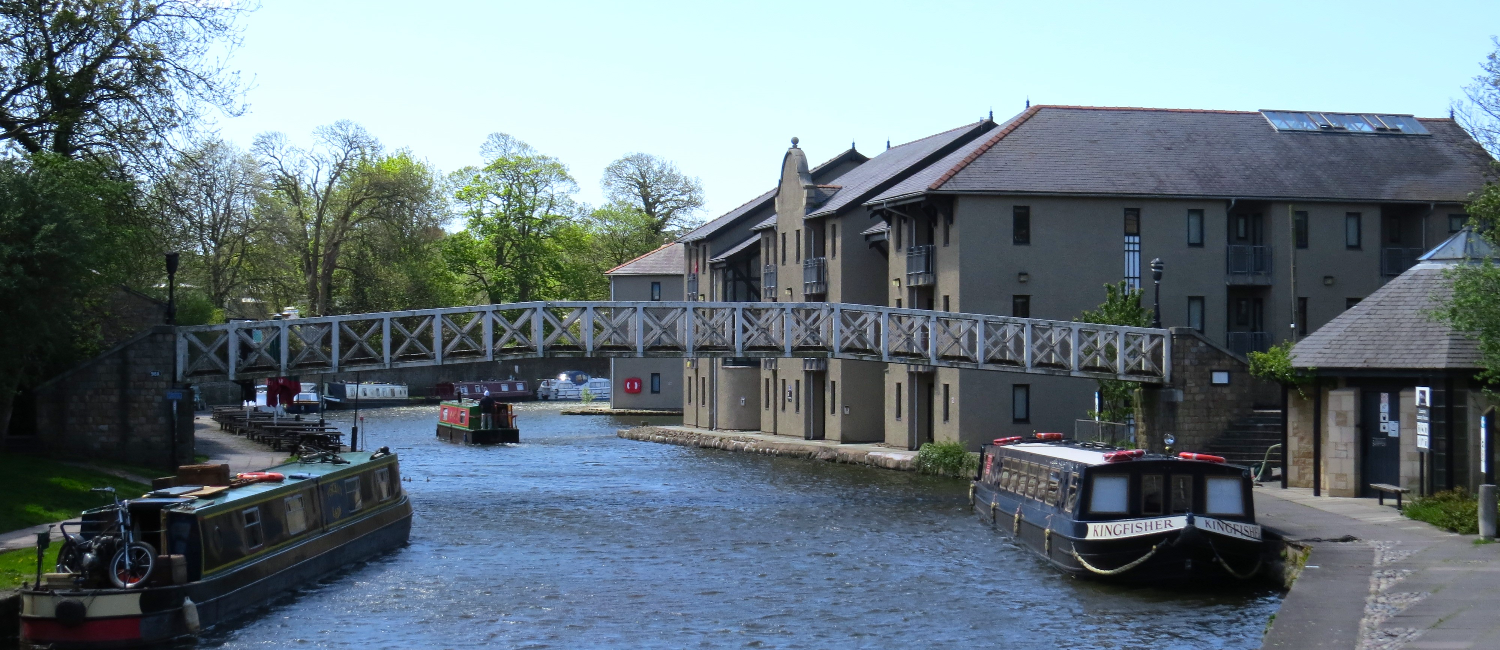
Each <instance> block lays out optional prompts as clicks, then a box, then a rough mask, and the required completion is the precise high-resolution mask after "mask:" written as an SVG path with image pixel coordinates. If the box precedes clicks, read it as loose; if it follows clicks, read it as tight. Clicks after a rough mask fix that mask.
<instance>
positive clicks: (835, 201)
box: [807, 120, 994, 218]
mask: <svg viewBox="0 0 1500 650" xmlns="http://www.w3.org/2000/svg"><path fill="white" fill-rule="evenodd" d="M993 126H994V123H993V122H990V121H989V120H980V121H978V122H975V123H973V124H965V125H963V126H960V127H958V128H956V129H949V130H947V131H943V132H942V133H938V134H934V135H930V136H927V137H925V138H922V139H920V140H914V141H912V142H908V143H906V144H903V145H899V146H895V147H891V148H890V149H886V150H885V151H882V152H880V153H879V154H878V155H876V156H875V157H874V158H871V159H870V161H869V162H866V163H865V164H863V165H860V166H858V167H855V168H854V169H852V170H849V172H847V173H845V174H844V175H843V176H840V177H839V179H838V180H839V185H840V186H841V187H840V188H839V189H838V191H837V192H835V193H834V194H833V197H832V198H831V199H828V200H827V201H825V202H824V203H823V204H822V205H820V206H818V207H817V208H815V209H813V210H812V211H811V212H810V213H808V215H807V216H808V217H809V218H818V217H826V216H831V215H833V214H835V213H837V212H838V211H839V210H840V209H843V208H844V207H846V206H849V205H857V204H858V203H859V202H860V201H862V200H864V199H866V198H868V197H869V195H870V194H871V193H873V192H875V191H878V190H879V189H880V188H881V186H882V185H885V184H888V183H890V182H891V181H892V180H893V179H895V178H897V177H899V176H901V175H902V174H903V173H904V172H906V171H907V170H909V169H911V168H912V167H914V166H918V165H924V164H928V163H930V162H931V161H932V158H933V156H934V155H935V154H937V153H939V152H941V151H942V150H944V149H945V148H947V147H950V146H951V145H953V144H955V143H959V142H963V141H965V140H967V139H970V138H973V137H975V136H977V135H979V134H980V133H983V132H985V131H988V130H989V129H990V128H992V127H993Z"/></svg>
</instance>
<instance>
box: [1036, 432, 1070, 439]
mask: <svg viewBox="0 0 1500 650" xmlns="http://www.w3.org/2000/svg"><path fill="white" fill-rule="evenodd" d="M1036 439H1037V440H1062V439H1063V434H1061V433H1038V434H1036Z"/></svg>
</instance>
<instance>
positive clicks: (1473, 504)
mask: <svg viewBox="0 0 1500 650" xmlns="http://www.w3.org/2000/svg"><path fill="white" fill-rule="evenodd" d="M1403 513H1404V514H1405V515H1406V516H1407V517H1410V518H1412V519H1415V520H1417V521H1425V522H1427V523H1429V524H1432V525H1434V526H1437V527H1438V528H1442V529H1445V530H1450V531H1453V532H1455V533H1459V534H1461V535H1473V534H1476V533H1478V532H1479V498H1478V497H1476V496H1474V495H1472V494H1469V493H1468V491H1466V490H1464V489H1463V488H1459V489H1457V490H1447V491H1444V492H1437V493H1435V494H1432V495H1431V496H1425V497H1417V498H1415V499H1412V500H1411V501H1410V502H1408V503H1407V504H1406V509H1405V510H1404V511H1403Z"/></svg>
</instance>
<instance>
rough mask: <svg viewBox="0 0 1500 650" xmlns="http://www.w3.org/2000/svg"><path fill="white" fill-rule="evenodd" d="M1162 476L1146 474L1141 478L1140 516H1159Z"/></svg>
mask: <svg viewBox="0 0 1500 650" xmlns="http://www.w3.org/2000/svg"><path fill="white" fill-rule="evenodd" d="M1163 496H1164V495H1163V494H1162V476H1161V474H1147V475H1145V476H1142V477H1141V514H1143V515H1159V514H1161V513H1162V501H1164V500H1165V499H1163V498H1162V497H1163Z"/></svg>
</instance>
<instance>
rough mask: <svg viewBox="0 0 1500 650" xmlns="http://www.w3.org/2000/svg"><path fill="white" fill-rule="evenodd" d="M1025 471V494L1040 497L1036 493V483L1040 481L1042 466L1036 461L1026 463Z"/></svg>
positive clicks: (1035, 497)
mask: <svg viewBox="0 0 1500 650" xmlns="http://www.w3.org/2000/svg"><path fill="white" fill-rule="evenodd" d="M1026 469H1027V472H1026V496H1027V498H1031V499H1040V498H1041V495H1040V494H1038V493H1037V488H1038V487H1040V486H1039V485H1038V484H1039V483H1041V482H1042V466H1041V465H1038V464H1036V463H1027V468H1026Z"/></svg>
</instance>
